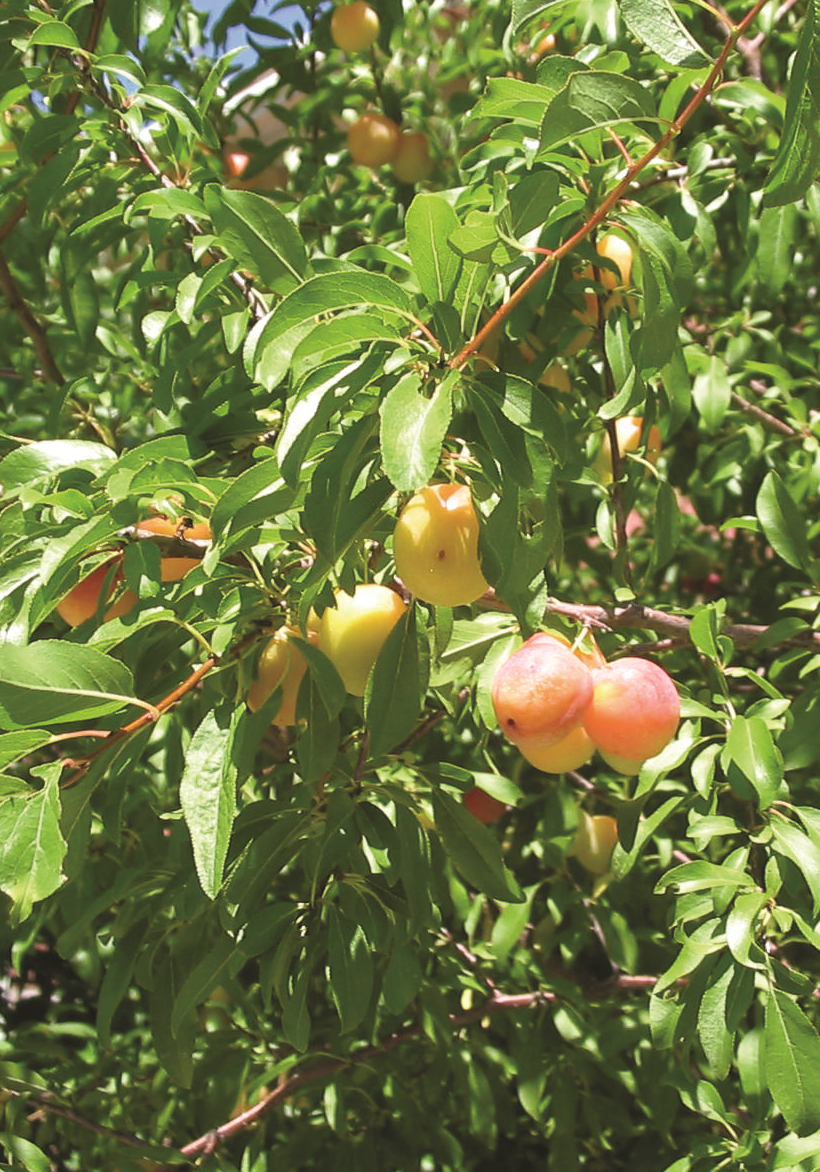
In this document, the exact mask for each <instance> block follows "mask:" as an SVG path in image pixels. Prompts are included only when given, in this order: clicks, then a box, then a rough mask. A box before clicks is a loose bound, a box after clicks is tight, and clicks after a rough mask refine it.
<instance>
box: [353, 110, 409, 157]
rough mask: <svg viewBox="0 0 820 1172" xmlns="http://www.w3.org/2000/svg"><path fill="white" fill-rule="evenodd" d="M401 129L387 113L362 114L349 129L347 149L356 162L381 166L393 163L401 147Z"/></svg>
mask: <svg viewBox="0 0 820 1172" xmlns="http://www.w3.org/2000/svg"><path fill="white" fill-rule="evenodd" d="M400 140H401V131H400V130H399V128H398V126H397V125H396V123H395V122H394V121H393V119H392V118H388V117H387V115H386V114H377V113H375V112H373V111H370V112H369V113H367V114H362V115H361V116H360V117H359V118H357V119H356V121H355V122H353V123H352V124H351V126H350V127H349V128H348V131H347V149H348V150H349V151H350V157H351V158H352V159H353V162H354V163H359V164H361V166H363V167H381V166H382V165H383V164H384V163H392V161H393V160H394V159H395V157H396V154H397V152H398V149H399V142H400Z"/></svg>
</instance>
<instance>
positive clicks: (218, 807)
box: [179, 704, 242, 899]
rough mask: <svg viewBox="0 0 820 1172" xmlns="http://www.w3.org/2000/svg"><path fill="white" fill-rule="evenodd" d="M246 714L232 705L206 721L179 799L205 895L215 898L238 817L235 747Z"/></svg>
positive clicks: (190, 748)
mask: <svg viewBox="0 0 820 1172" xmlns="http://www.w3.org/2000/svg"><path fill="white" fill-rule="evenodd" d="M241 715H242V709H241V707H240V708H237V707H235V706H234V705H233V704H230V705H225V706H224V707H222V708H218V709H212V710H211V711H210V712H208V713H206V715H205V716H204V717H203V719H202V721H201V723H200V725H199V727H198V728H197V730H196V732H195V733H194V735H193V737H192V738H191V743H190V744H189V746H188V749H187V752H186V754H185V769H184V771H183V774H182V781H181V782H180V787H179V798H180V804H181V806H182V813H183V816H184V818H185V824H186V825H187V827H188V833H189V834H190V836H191V846H192V847H193V852H194V863H195V865H196V872H197V875H198V876H199V882H200V885H201V887H202V890H203V891H204V892H205V894H206V895H207V896H208V897H209V898H210V899H215V898H216V896H217V893H218V892H219V889H220V887H221V885H222V876H223V871H224V868H225V858H226V856H227V853H228V843H229V841H230V837H231V828H232V826H233V820H234V816H235V814H236V781H237V769H236V765H235V764H234V761H233V756H232V745H233V737H234V734H235V732H236V726H237V721H238V719H239V717H240V716H241Z"/></svg>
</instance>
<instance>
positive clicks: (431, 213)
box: [405, 191, 461, 304]
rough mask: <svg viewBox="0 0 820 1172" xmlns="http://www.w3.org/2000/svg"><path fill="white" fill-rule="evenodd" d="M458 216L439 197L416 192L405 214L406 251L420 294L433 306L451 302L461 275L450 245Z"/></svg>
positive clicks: (456, 258)
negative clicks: (450, 238) (451, 234)
mask: <svg viewBox="0 0 820 1172" xmlns="http://www.w3.org/2000/svg"><path fill="white" fill-rule="evenodd" d="M458 226H459V224H458V216H457V215H456V213H455V211H454V210H453V208H452V205H451V204H450V203H449V202H448V201H447V200H446V199H445V198H444V196H441V195H435V194H433V193H432V192H426V191H422V192H419V193H418V194H417V195H416V196H415V198H414V200H413V202H412V203H411V204H410V207H409V208H408V210H407V218H406V220H405V231H406V233H407V251H408V252H409V253H410V259H411V261H412V262H413V271H414V272H415V274H416V277H417V278H418V282H419V285H420V286H421V291H422V293H423V294H424V296H425V297H426V298H427V300H428V301H429V302H430V303H431V304H432V303H433V302H436V301H451V300H452V297H453V291H454V289H455V287H456V284H457V283H458V278H459V274H460V272H461V258H460V257H459V256H458V255H457V254H456V253H455V252H454V251H453V249H452V248H451V247H450V245H449V241H448V238H449V236H450V233H451V232H453V231H454V230H455V229H456V228H458Z"/></svg>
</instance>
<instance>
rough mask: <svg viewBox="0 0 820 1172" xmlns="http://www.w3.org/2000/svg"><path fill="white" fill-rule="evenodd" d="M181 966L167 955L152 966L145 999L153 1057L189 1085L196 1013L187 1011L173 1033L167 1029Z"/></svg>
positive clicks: (191, 1071)
mask: <svg viewBox="0 0 820 1172" xmlns="http://www.w3.org/2000/svg"><path fill="white" fill-rule="evenodd" d="M181 968H182V965H181V962H180V961H179V960H178V959H177V958H175V957H171V956H167V955H166V956H164V957H163V958H162V960H161V961H160V962H158V963H156V964H155V965H154V969H153V972H152V978H153V986H152V989H151V997H150V1001H149V1008H150V1017H151V1039H152V1041H153V1043H154V1048H155V1049H156V1054H157V1058H158V1059H159V1061H160V1062H161V1064H162V1066H163V1067H164V1068H165V1070H166V1071H167V1072H168V1074H169V1075H170V1076H171V1078H172V1079H173V1080H174V1082H175V1083H176V1084H177V1085H178V1086H181V1087H190V1085H191V1081H192V1079H193V1073H194V1065H193V1057H192V1054H193V1045H194V1038H195V1036H196V1027H197V1016H196V1014H195V1013H194V1012H191V1013H189V1014H188V1017H187V1018H186V1019H185V1021H184V1022H181V1023H179V1024H178V1027H177V1032H176V1034H175V1033H174V1031H173V1030H172V1029H171V1012H172V1010H173V1007H174V1005H175V1003H176V1000H177V997H178V996H179V990H180V989H181V987H182V982H183V979H184V978H183V975H182V972H181Z"/></svg>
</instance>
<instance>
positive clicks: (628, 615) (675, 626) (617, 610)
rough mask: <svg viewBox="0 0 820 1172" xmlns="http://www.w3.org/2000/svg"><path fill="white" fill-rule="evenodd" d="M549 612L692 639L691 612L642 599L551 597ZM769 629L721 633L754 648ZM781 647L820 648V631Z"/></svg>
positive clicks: (676, 641)
mask: <svg viewBox="0 0 820 1172" xmlns="http://www.w3.org/2000/svg"><path fill="white" fill-rule="evenodd" d="M547 614H558V615H563V616H564V617H565V618H568V619H574V620H575V621H576V622H579V623H586V624H588V625H591V626H597V627H608V628H610V629H612V630H632V631H656V632H657V633H658V634H659V635H663V636H665V637H666V638H668V639H670V640H672V642H673V645H674V646H680V645H681V644H686V643H689V642H691V640H690V637H689V628H690V626H691V625H692V620H691V618H689V616H688V615H676V614H666V613H665V612H664V611H662V610H654V609H653V608H652V607H649V606H642V605H641V604H640V603H638V602H633V603H630V604H629V605H628V606H604V605H600V606H591V605H588V604H585V603H574V602H561V601H559V599H557V598H551V599H550V601H549V602H548V604H547ZM768 630H769V628H768V627H766V626H763V625H758V624H757V623H727V624H726V625H725V626H724V627H723V628H722V629H721V634H722V635H726V636H727V638H729V639H731V640H732V642H733V643H734V645H735V647H741V648H748V647H753V646H754V644H755V643H756V642H757V640H758V639H759V638H760V637H761V636H762V635H765V634H766V632H767V631H768ZM777 646H779V647H805V648H811V649H814V650H817V649H818V648H820V632H817V631H812V630H806V631H804V632H802V633H801V634H799V635H792V636H791V637H790V638H788V639H780V640H778V643H777Z"/></svg>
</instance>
